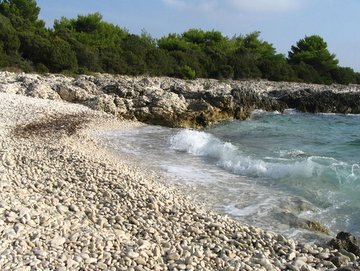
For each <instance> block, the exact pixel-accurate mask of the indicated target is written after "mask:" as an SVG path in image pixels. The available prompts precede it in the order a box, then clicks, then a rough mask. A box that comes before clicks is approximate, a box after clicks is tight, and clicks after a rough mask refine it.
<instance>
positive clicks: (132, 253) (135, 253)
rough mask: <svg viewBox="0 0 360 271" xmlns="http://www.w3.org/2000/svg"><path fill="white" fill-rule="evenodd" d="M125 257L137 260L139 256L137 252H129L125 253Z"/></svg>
mask: <svg viewBox="0 0 360 271" xmlns="http://www.w3.org/2000/svg"><path fill="white" fill-rule="evenodd" d="M127 256H128V257H129V258H131V259H136V258H139V256H140V254H139V253H137V252H134V251H129V252H128V253H127Z"/></svg>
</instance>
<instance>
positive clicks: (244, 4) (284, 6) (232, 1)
mask: <svg viewBox="0 0 360 271" xmlns="http://www.w3.org/2000/svg"><path fill="white" fill-rule="evenodd" d="M225 2H227V3H228V4H229V5H231V6H233V7H234V8H236V9H238V10H239V11H250V12H283V11H290V10H294V9H296V8H298V7H299V6H300V5H301V2H303V1H299V0H226V1H225Z"/></svg>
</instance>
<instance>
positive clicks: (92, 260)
mask: <svg viewBox="0 0 360 271" xmlns="http://www.w3.org/2000/svg"><path fill="white" fill-rule="evenodd" d="M96 262H97V259H96V258H88V259H86V260H85V263H86V264H92V263H96Z"/></svg>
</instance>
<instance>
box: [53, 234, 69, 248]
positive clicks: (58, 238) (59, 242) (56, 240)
mask: <svg viewBox="0 0 360 271" xmlns="http://www.w3.org/2000/svg"><path fill="white" fill-rule="evenodd" d="M65 242H66V239H65V238H64V237H61V236H56V237H54V239H52V241H51V242H50V245H51V246H52V247H60V246H62V245H63V244H64V243H65Z"/></svg>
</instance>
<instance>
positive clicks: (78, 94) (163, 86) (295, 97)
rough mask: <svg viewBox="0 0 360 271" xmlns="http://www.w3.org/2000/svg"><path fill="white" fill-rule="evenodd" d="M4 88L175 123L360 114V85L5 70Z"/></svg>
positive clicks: (200, 124)
mask: <svg viewBox="0 0 360 271" xmlns="http://www.w3.org/2000/svg"><path fill="white" fill-rule="evenodd" d="M0 92H7V93H17V94H22V95H27V96H32V97H39V98H45V99H57V100H64V101H68V102H73V103H80V104H84V105H86V106H88V107H90V108H92V109H96V110H102V111H105V112H108V113H110V114H113V115H115V116H117V117H119V118H125V119H137V120H139V121H142V122H146V123H150V124H159V125H165V126H169V127H194V128H197V127H205V126H208V125H211V124H213V123H216V122H219V121H224V120H230V119H246V118H248V117H249V116H250V114H251V112H252V111H253V110H255V109H262V110H266V111H274V110H277V111H280V112H282V111H283V110H284V109H286V108H295V109H298V110H301V111H305V112H327V113H328V112H333V113H354V114H359V113H360V86H356V85H352V86H339V85H336V86H335V85H333V86H321V85H312V84H300V83H286V82H268V81H224V82H222V81H217V80H210V79H198V80H194V81H186V80H180V79H175V78H166V77H161V78H159V77H128V76H111V75H105V74H102V75H98V76H84V75H83V76H79V77H77V78H71V77H65V76H62V75H47V76H41V75H35V74H23V73H22V74H15V73H9V72H1V73H0Z"/></svg>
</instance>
